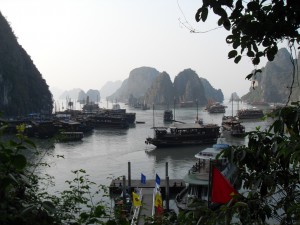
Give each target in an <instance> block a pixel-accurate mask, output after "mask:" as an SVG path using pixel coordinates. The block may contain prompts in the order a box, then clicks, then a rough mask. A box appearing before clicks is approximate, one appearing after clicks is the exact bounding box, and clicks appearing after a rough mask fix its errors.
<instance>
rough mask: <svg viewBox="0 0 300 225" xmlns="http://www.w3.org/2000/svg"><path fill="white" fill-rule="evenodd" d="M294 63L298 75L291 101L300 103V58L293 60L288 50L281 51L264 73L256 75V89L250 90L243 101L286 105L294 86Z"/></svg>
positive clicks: (263, 70) (267, 65) (265, 68)
mask: <svg viewBox="0 0 300 225" xmlns="http://www.w3.org/2000/svg"><path fill="white" fill-rule="evenodd" d="M292 63H295V65H298V70H296V72H297V71H298V74H297V75H296V78H295V80H294V85H293V94H292V96H291V101H298V100H299V96H300V95H299V94H300V88H299V81H300V80H299V71H300V70H299V69H300V68H299V63H300V62H299V56H298V60H297V59H292V57H291V54H290V53H289V52H288V50H287V49H286V48H282V49H279V51H278V53H277V55H276V56H275V59H274V60H273V61H272V62H267V64H266V66H265V67H264V68H262V72H261V73H257V74H256V77H255V80H254V82H255V85H254V89H253V88H250V90H249V92H248V93H247V94H246V95H244V96H242V98H241V99H242V100H243V101H249V102H267V103H286V102H287V100H288V96H289V94H290V89H291V85H292V74H293V64H292Z"/></svg>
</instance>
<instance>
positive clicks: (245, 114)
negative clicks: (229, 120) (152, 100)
mask: <svg viewBox="0 0 300 225" xmlns="http://www.w3.org/2000/svg"><path fill="white" fill-rule="evenodd" d="M263 116H264V113H263V111H262V110H261V109H257V108H252V109H241V110H239V111H238V112H237V117H238V118H239V119H259V118H262V117H263Z"/></svg>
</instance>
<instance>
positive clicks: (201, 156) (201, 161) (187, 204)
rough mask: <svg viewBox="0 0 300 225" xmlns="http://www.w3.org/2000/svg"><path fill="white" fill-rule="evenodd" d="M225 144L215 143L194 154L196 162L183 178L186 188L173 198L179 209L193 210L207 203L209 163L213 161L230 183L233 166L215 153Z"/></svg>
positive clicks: (224, 146)
mask: <svg viewBox="0 0 300 225" xmlns="http://www.w3.org/2000/svg"><path fill="white" fill-rule="evenodd" d="M228 147H229V145H227V144H215V145H213V147H210V148H207V149H205V150H203V151H201V152H199V153H197V154H196V155H195V158H196V159H197V161H196V164H194V165H193V166H192V168H191V169H190V170H189V171H188V173H187V174H186V175H185V176H184V178H183V180H184V181H185V182H186V184H187V185H186V188H185V189H183V190H182V191H181V192H180V193H179V194H178V195H177V196H176V198H175V202H176V204H177V207H178V208H179V209H180V210H195V209H196V208H197V207H199V206H200V205H207V204H208V200H209V199H208V196H209V179H210V178H209V177H210V163H211V161H214V164H215V166H216V167H217V168H218V169H219V170H220V171H222V174H223V175H224V176H225V177H226V178H227V179H229V180H230V181H231V182H232V183H233V182H234V179H235V177H234V176H233V175H234V171H235V166H234V165H232V164H230V163H229V162H228V160H227V159H225V158H222V157H220V158H218V159H217V155H218V154H219V153H220V152H221V151H222V150H223V149H225V148H228Z"/></svg>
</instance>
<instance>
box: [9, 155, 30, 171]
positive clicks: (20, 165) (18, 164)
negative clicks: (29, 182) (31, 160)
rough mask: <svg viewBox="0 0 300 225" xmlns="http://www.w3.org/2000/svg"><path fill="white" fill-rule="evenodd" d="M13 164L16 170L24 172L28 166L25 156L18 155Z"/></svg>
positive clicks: (13, 159)
mask: <svg viewBox="0 0 300 225" xmlns="http://www.w3.org/2000/svg"><path fill="white" fill-rule="evenodd" d="M12 164H13V165H14V166H15V168H16V169H18V170H23V169H24V168H25V166H26V164H27V159H26V158H25V156H24V155H21V154H18V155H15V156H13V158H12Z"/></svg>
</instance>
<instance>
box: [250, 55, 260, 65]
mask: <svg viewBox="0 0 300 225" xmlns="http://www.w3.org/2000/svg"><path fill="white" fill-rule="evenodd" d="M259 62H260V59H259V57H257V56H256V57H255V58H254V59H253V60H252V63H253V64H254V65H258V64H259Z"/></svg>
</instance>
